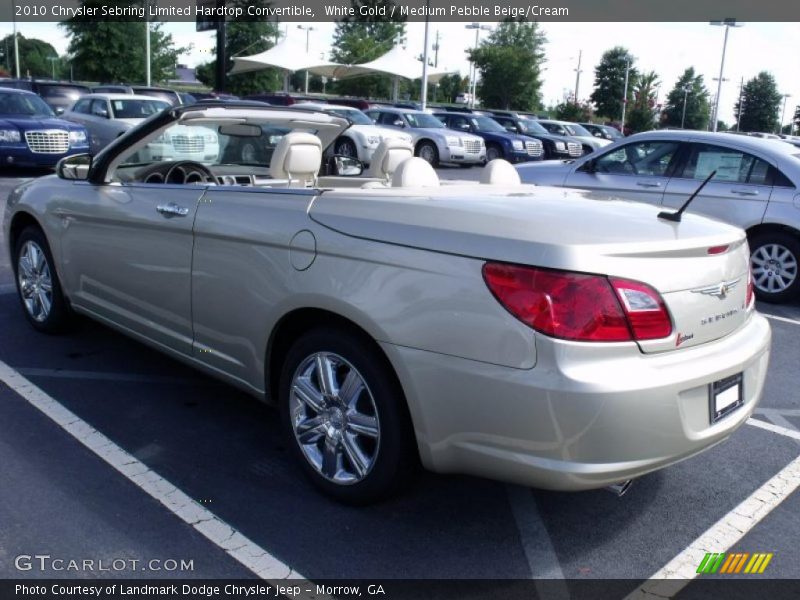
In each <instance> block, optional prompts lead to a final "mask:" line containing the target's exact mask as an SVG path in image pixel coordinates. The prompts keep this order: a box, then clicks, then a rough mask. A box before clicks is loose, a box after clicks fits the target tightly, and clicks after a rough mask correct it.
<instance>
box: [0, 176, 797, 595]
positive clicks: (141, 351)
mask: <svg viewBox="0 0 800 600" xmlns="http://www.w3.org/2000/svg"><path fill="white" fill-rule="evenodd" d="M439 173H440V177H443V178H454V179H476V178H477V177H478V176H479V171H478V169H469V170H463V169H446V168H443V169H440V170H439ZM27 175H30V176H33V175H35V174H27ZM20 181H21V179H19V178H18V177H17V176H16V175H15V174H9V173H4V174H2V175H0V198H1V199H2V201H3V202H4V200H5V197H6V195H7V193H8V191H9V190H10V189H11V188H12V187H13V186H14V185H16V184H17V183H18V182H20ZM0 244H1V245H2V250H0V361H2V363H5V365H7V366H8V367H10V369H13V370H14V371H15V372H16V373H19V374H21V375H22V376H23V377H24V378H25V379H27V380H28V381H30V382H31V383H33V384H34V385H35V386H36V388H38V389H39V390H41V391H43V392H44V394H46V396H47V397H49V398H50V399H53V400H55V401H57V402H58V403H59V404H60V405H62V406H63V407H65V408H66V409H68V410H69V411H71V413H73V414H74V415H76V416H77V417H79V418H80V419H81V420H82V421H83V422H85V423H87V424H88V425H90V426H91V427H92V428H94V429H95V430H97V431H98V432H100V433H101V434H103V435H104V436H106V437H107V438H108V439H109V440H110V441H111V442H113V443H114V444H116V446H119V447H120V448H121V449H123V450H124V451H126V452H127V453H129V454H130V455H132V456H133V457H135V459H137V460H138V461H139V462H138V463H137V464H139V463H141V464H143V465H145V466H146V467H148V468H149V469H151V470H152V471H153V472H154V473H156V474H158V475H159V476H161V477H162V478H163V479H164V480H166V481H167V482H169V483H170V484H172V485H173V486H174V487H175V488H177V490H179V491H182V492H183V493H184V494H186V496H188V497H189V498H191V499H192V500H194V501H195V502H196V503H197V504H198V505H199V506H201V507H202V508H203V509H204V510H205V511H207V513H204V514H213V515H214V516H215V517H216V518H217V519H219V522H223V523H224V524H227V526H229V527H230V528H232V530H231V533H225V534H224V535H222V536H217V537H218V538H219V539H217V541H216V543H215V542H214V541H212V539H215V536H209V535H207V534H206V533H205V532H204V530H203V529H202V527H198V526H192V525H191V524H189V523H187V522H186V520H181V518H179V517H178V516H176V514H174V512H170V511H169V510H168V509H167V508H166V507H165V505H164V503H163V501H162V502H159V501H158V500H157V499H156V498H155V497H154V496H153V495H152V494H150V495H149V494H148V493H146V491H145V490H143V489H142V486H141V485H137V484H136V483H134V482H132V481H131V480H130V479H129V478H126V477H125V476H123V474H122V473H120V472H119V471H118V470H115V469H114V468H113V467H111V466H110V465H109V464H107V462H104V461H103V460H102V459H101V458H99V457H98V456H97V454H96V453H94V452H92V451H91V450H90V449H89V448H87V447H86V446H85V445H84V444H82V443H80V442H79V441H78V440H76V439H75V437H74V436H73V435H70V434H69V433H67V431H65V430H64V427H61V426H59V425H58V424H57V423H55V422H54V421H53V420H51V418H48V417H47V416H45V415H44V414H42V412H41V411H40V410H38V409H37V408H36V407H35V406H34V405H33V404H32V402H31V400H30V398H31V397H32V396H31V394H32V393H33V394H34V395H35V394H36V393H38V392H36V391H35V390H34V391H33V392H31V389H30V388H25V386H24V384H22V385H21V387H16V388H14V389H12V387H10V386H8V385H6V384H4V383H0V464H2V465H3V467H2V471H0V472H2V476H0V479H2V481H1V482H0V578H29V577H30V578H47V577H84V578H85V577H125V578H135V577H157V578H160V577H193V578H209V579H211V578H248V577H255V576H256V573H255V572H254V570H253V569H252V568H247V567H246V566H245V565H246V564H247V563H243V562H242V561H241V560H237V559H236V553H235V552H233V553H232V552H230V550H231V549H232V545H231V544H227V546H226V540H230V539H231V538H232V535H235V534H234V533H232V532H233V530H235V532H239V534H241V535H242V536H244V537H245V538H247V539H248V540H250V541H251V542H252V543H253V547H255V548H258V549H261V550H263V551H265V552H266V555H265V556H266V558H267V559H269V560H273V561H274V562H273V563H270V565H268V566H270V568H277V567H276V565H277V566H281V565H283V566H287V567H288V568H290V569H291V573H288V572H287V573H283V572H280V569H278V570H277V571H270V573H273V574H274V573H278V575H276V577H283V576H286V575H302V576H305V577H306V578H309V579H311V580H315V579H337V578H354V579H364V578H369V579H384V578H385V579H406V578H412V579H529V578H533V577H546V578H550V579H555V580H560V579H565V580H566V581H565V582H564V583H563V587H561V588H559V593H560V597H564V598H568V597H573V598H578V597H580V596H579V595H577V594H576V593H575V586H576V585H577V583H576V582H577V581H579V580H592V579H623V580H629V581H627V582H623V584H622V586H621V588H620V589H621V590H622V592H621V596H624V595H625V594H627V593H628V592H633V591H634V590H635V589H636V588H637V587H639V585H640V584H641V581H642V580H645V579H647V578H648V577H650V576H651V575H653V574H654V573H657V572H659V571H660V570H661V569H662V568H664V567H665V566H669V565H670V564H676V563H674V562H673V559H676V557H681V556H683V557H686V556H689V555H688V554H686V552H687V549H691V548H694V550H695V552H696V551H698V548H700V549H701V550H702V548H701V546H702V545H703V544H705V548H706V549H705V551H706V552H728V551H729V552H748V553H754V552H767V553H773V555H774V556H773V558H772V560H771V562H770V563H769V568H768V571H767V572H766V574H765V576H769V577H770V578H777V579H782V578H785V579H798V578H800V560H798V559H799V558H800V550H798V548H797V540H798V539H800V520H798V518H797V515H798V514H800V493H798V491H796V490H795V491H791V490H789V491H786V492H785V493H784V496H785V499H783V498H781V499H782V501H781V502H777V501H776V502H773V504H774V506H772V507H770V510H768V511H766V512H764V513H763V514H764V515H765V516H764V518H763V520H761V521H760V522H758V523H756V524H753V522H754V519H752V518H751V516H748V515H747V514H742V513H746V512H747V511H745V510H742V509H741V508H739V509H737V507H740V506H741V505H742V504H743V503H744V505H745V506H747V504H746V503H747V502H748V499H750V501H753V497H755V498H756V500H758V499H759V498H761V500H759V501H764V498H765V496H764V493H765V491H764V490H761V491H759V488H762V486H764V484H765V483H766V482H768V480H771V479H772V478H773V477H774V476H775V475H776V474H778V473H779V472H781V471H782V470H784V469H785V468H786V467H787V465H790V463H792V462H793V461H795V460H796V459H798V456H800V434H798V431H800V391H798V375H797V374H798V364H800V341H798V340H800V304H798V303H795V304H793V305H784V306H770V305H760V306H759V310H761V311H762V312H763V313H765V314H767V315H769V316H770V317H771V319H770V322H771V325H772V328H773V346H772V359H771V363H770V367H769V374H768V379H767V384H766V390H765V394H764V397H763V399H762V402H761V405H760V407H759V409H758V410H757V413H756V415H754V416H755V418H756V419H758V420H760V421H761V422H763V423H768V424H772V425H775V426H777V427H775V428H774V429H775V430H774V431H773V430H768V429H765V428H763V427H758V426H756V425H752V424H748V425H745V426H743V427H742V428H741V429H740V430H739V431H738V432H737V433H736V434H735V435H733V436H732V437H731V438H730V439H729V440H728V441H726V442H725V443H723V444H721V445H719V446H717V447H715V448H713V449H711V450H710V451H708V452H706V453H704V454H702V455H700V456H698V457H695V458H692V459H689V460H687V461H684V462H682V463H680V464H678V465H675V466H673V467H671V468H668V469H665V470H662V471H660V472H657V473H654V474H651V475H648V476H645V477H642V478H640V479H639V480H637V481H635V482H634V484H633V486H632V487H631V489H630V491H629V492H628V493H627V494H626V495H625V496H623V497H621V498H620V497H616V496H615V495H613V494H610V493H608V492H606V491H594V492H585V493H578V494H568V493H552V492H541V491H536V490H530V489H524V488H520V487H517V486H509V485H505V484H502V483H496V482H491V481H486V480H481V479H476V478H471V477H463V476H441V475H434V474H430V473H423V474H421V475H420V477H419V478H418V480H417V482H416V484H415V485H414V486H413V487H412V489H410V490H409V491H408V492H407V493H406V494H405V495H403V496H401V497H399V498H396V499H394V500H391V501H388V502H385V503H382V504H380V505H377V506H371V507H366V508H349V507H344V506H341V505H338V504H335V503H333V502H331V501H329V500H327V499H325V498H323V497H322V496H320V495H319V494H318V493H316V492H315V491H314V490H313V489H312V488H311V486H310V485H309V484H308V483H307V482H306V481H305V479H303V477H302V474H301V473H300V472H299V470H298V469H297V468H295V467H294V466H293V465H292V464H291V463H290V461H289V457H288V456H287V453H286V450H285V448H284V447H283V441H282V439H281V436H280V435H279V431H278V418H277V412H276V411H274V410H273V409H271V408H268V407H265V406H262V405H260V404H259V403H258V402H256V401H254V400H253V399H251V398H250V397H249V396H246V395H244V394H241V393H239V392H238V391H236V390H234V389H233V388H229V387H227V386H225V385H223V384H220V383H217V382H216V381H214V380H212V379H209V378H207V377H205V376H203V375H201V374H199V373H196V372H194V371H192V370H191V369H189V368H187V367H184V366H183V365H181V364H179V363H176V362H174V361H172V360H170V359H167V358H165V357H164V356H162V355H160V354H157V353H156V352H154V351H152V350H150V349H148V348H146V347H144V346H142V345H140V344H138V343H136V342H133V341H131V340H129V339H127V338H125V337H123V336H121V335H120V334H117V333H115V332H113V331H111V330H109V329H107V328H105V327H103V326H100V325H98V324H95V323H92V322H90V321H88V320H83V321H81V322H80V323H79V325H78V327H77V330H76V331H74V332H72V333H70V334H68V335H64V336H59V337H51V336H45V335H42V334H38V333H36V332H34V331H33V329H32V328H30V327H29V326H28V324H27V323H26V322H25V320H24V318H23V315H22V312H21V308H20V307H19V305H18V301H17V298H16V296H15V295H14V291H13V285H12V282H13V277H12V274H11V270H10V265H9V258H8V256H7V254H6V242H5V240H4V239H0ZM2 363H0V364H2ZM26 390H27V391H26ZM792 432H794V436H795V437H792V435H791V433H792ZM783 479H786V480H788V479H787V478H786V477H783V478H782V480H783ZM767 492H769V490H767ZM767 495H768V494H767ZM734 509H737V512H733V511H734ZM759 514H761V513H759ZM748 519H749V521H748ZM719 522H722V523H723V524H725V523H727V524H730V523H732V524H733V527H734V530H735V531H734V532H731V531H728V532H727V534H726V533H725V532H724V531H722V530H721V529H713V528H714V526H715V525H717V524H718V523H719ZM195 525H196V524H195ZM728 529H730V527H728ZM709 530H711V532H712V536H711V538H710V539H712V542H710V543H709V542H708V539H709V538H708V537H705V538H704V537H703V536H704V534H706V533H708V532H709ZM720 531H722V533H720ZM737 532H738V534H739V535H736V533H737ZM717 533H719V537H716V538H715V537H714V535H717ZM725 535H728V537H727V538H726V537H725ZM731 536H733V537H731ZM209 537H211V538H212V539H209ZM714 539H716V540H718V542H717V546H718V547H713V546H714V542H713V540H714ZM704 540H705V541H704ZM725 540H729V541H731V542H732V546H731V545H730V544H729V543H727V542H726V541H725ZM729 546H730V549H729ZM234 549H235V548H234ZM226 550H228V551H226ZM35 554H48V555H51V556H52V557H60V558H63V559H74V560H81V561H82V560H84V559H94V560H95V561H100V560H105V561H108V562H110V561H112V560H115V559H126V560H127V561H131V560H136V561H140V563H137V566H136V567H135V568H132V567H130V568H125V569H121V570H110V571H100V570H98V569H97V568H92V569H88V570H78V571H76V572H67V571H59V570H56V569H55V568H53V565H49V566H48V568H39V565H34V567H33V568H31V569H30V570H20V568H19V566H20V565H19V561H18V560H17V557H18V556H20V555H35ZM700 556H701V557H702V554H701V555H700ZM262 558H264V557H262ZM170 559H171V560H173V561H176V562H177V563H180V562H181V561H184V562H188V561H191V562H192V569H191V570H181V569H174V570H173V569H170V568H166V567H165V565H167V564H169V565H171V564H172V563H168V561H169V560H170ZM154 560H155V561H158V562H156V563H151V561H154ZM269 560H267V562H269ZM678 562H680V561H678ZM128 564H129V565H130V562H129V563H128ZM143 565H146V566H143ZM95 566H96V563H95ZM23 568H24V563H23ZM737 577H745V576H744V575H740V576H737ZM691 591H692V585H689V587H688V588H687V589H686V590H685V594H686V596H685V597H692V593H691Z"/></svg>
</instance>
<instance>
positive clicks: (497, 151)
mask: <svg viewBox="0 0 800 600" xmlns="http://www.w3.org/2000/svg"><path fill="white" fill-rule="evenodd" d="M498 158H503V149H502V148H500V146H498V145H497V144H488V145H487V146H486V162H490V161H493V160H497V159H498Z"/></svg>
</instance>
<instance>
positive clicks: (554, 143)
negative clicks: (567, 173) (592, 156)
mask: <svg viewBox="0 0 800 600" xmlns="http://www.w3.org/2000/svg"><path fill="white" fill-rule="evenodd" d="M492 118H493V119H494V120H495V121H497V122H498V123H500V125H502V126H503V127H504V128H505V129H506V131H508V132H510V133H518V134H519V135H525V136H528V137H532V138H535V139H537V140H539V141H540V142H542V145H543V146H544V157H545V159H548V160H552V159H566V158H578V157H579V156H582V155H583V144H581V141H580V140H577V139H573V138H569V137H564V136H561V135H553V134H552V133H550V132H548V131H547V130H546V129H545V128H544V127H542V126H541V125H540V124H539V123H537V122H536V121H534V120H533V119H526V118H524V117H522V116H520V115H518V114H516V113H512V112H508V111H493V112H492Z"/></svg>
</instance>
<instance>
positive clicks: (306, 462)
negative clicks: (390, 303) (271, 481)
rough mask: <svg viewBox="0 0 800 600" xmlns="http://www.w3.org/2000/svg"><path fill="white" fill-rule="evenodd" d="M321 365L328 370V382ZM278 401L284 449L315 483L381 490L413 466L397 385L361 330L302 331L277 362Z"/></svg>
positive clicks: (357, 494) (376, 496) (360, 497)
mask: <svg viewBox="0 0 800 600" xmlns="http://www.w3.org/2000/svg"><path fill="white" fill-rule="evenodd" d="M320 372H329V373H330V374H331V377H330V378H329V379H328V381H329V383H328V384H327V386H326V385H324V384H323V383H322V380H321V379H320V377H319V373H320ZM345 387H346V388H347V389H349V390H351V392H353V391H355V393H351V394H347V392H346V391H345V392H343V391H342V390H343V388H345ZM340 394H347V396H348V397H341V396H340ZM279 403H280V411H281V425H282V428H283V431H284V434H285V435H286V438H287V446H288V447H289V448H290V453H291V454H292V455H293V456H294V458H295V459H296V460H297V461H298V462H299V464H300V465H301V468H302V469H303V471H304V472H305V473H306V475H307V476H308V477H309V479H310V480H311V482H312V483H313V484H314V486H316V487H317V488H318V489H319V490H321V491H322V492H323V493H325V494H326V495H328V496H330V497H332V498H334V499H336V500H338V501H340V502H343V503H346V504H353V505H361V504H367V503H371V502H375V501H377V500H380V499H383V498H386V497H387V496H390V495H392V494H393V493H395V492H397V491H398V490H399V489H400V488H401V487H402V486H403V485H405V484H406V483H407V482H408V481H409V478H410V476H411V475H412V474H413V473H414V471H415V470H416V469H415V467H416V464H417V453H416V444H415V438H414V433H413V428H412V426H411V419H410V417H409V415H408V411H407V408H406V403H405V398H404V396H403V393H402V391H401V389H400V385H399V383H398V382H397V379H396V377H395V375H394V372H393V371H392V369H391V367H390V366H389V364H388V363H387V362H386V360H385V359H383V356H382V354H381V351H380V349H379V348H378V346H377V345H376V344H375V342H373V341H372V340H370V339H369V338H367V337H365V336H363V335H359V334H356V333H354V332H352V331H350V330H348V329H345V328H321V329H314V330H311V331H309V332H307V333H305V334H304V335H302V336H300V337H299V338H298V339H297V340H296V341H295V343H294V344H293V345H292V346H291V348H290V349H289V351H288V352H287V354H286V359H285V361H284V364H283V367H282V369H281V376H280V384H279Z"/></svg>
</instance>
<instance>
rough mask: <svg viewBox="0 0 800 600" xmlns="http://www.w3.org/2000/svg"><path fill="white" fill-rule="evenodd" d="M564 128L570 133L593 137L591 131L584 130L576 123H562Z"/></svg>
mask: <svg viewBox="0 0 800 600" xmlns="http://www.w3.org/2000/svg"><path fill="white" fill-rule="evenodd" d="M564 129H566V130H567V133H569V134H570V135H579V136H583V137H594V136H593V135H592V134H591V133H589V132H588V131H586V129H584V128H583V127H581V126H580V125H578V124H577V123H569V124H567V123H564Z"/></svg>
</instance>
